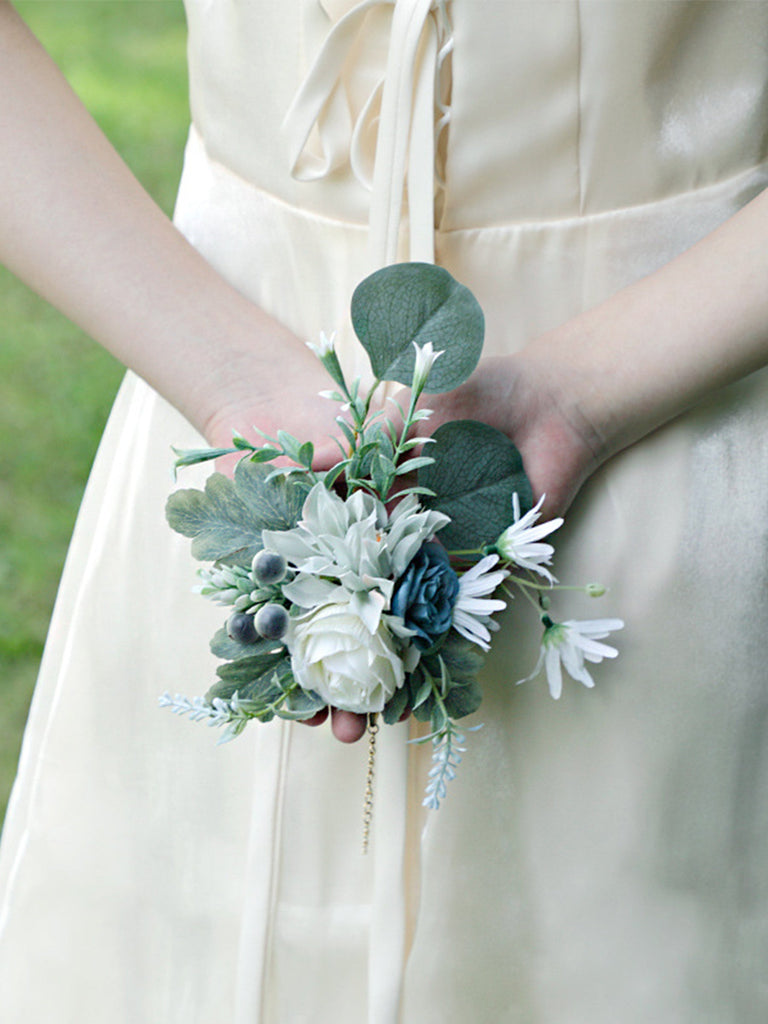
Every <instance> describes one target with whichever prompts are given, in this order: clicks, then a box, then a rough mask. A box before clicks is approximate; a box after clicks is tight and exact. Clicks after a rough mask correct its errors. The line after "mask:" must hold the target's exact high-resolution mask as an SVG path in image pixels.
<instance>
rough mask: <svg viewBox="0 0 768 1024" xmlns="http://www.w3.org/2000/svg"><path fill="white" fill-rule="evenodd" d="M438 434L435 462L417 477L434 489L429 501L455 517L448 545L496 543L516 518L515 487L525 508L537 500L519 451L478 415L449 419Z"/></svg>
mask: <svg viewBox="0 0 768 1024" xmlns="http://www.w3.org/2000/svg"><path fill="white" fill-rule="evenodd" d="M434 438H435V444H434V446H433V447H432V448H431V449H430V454H431V456H432V457H433V459H434V462H433V464H432V465H431V466H425V467H424V468H423V469H421V470H420V471H419V476H418V480H419V485H420V486H423V487H428V488H429V489H430V490H432V491H434V494H435V496H434V497H433V498H426V500H425V502H424V504H425V505H426V506H428V507H429V508H432V509H436V510H437V511H439V512H443V513H445V515H447V516H449V517H450V519H451V522H450V523H449V524H448V525H447V526H445V527H443V529H442V530H441V532H440V540H441V542H442V543H443V544H444V545H445V547H446V548H448V549H449V550H451V549H454V550H466V549H468V548H479V547H481V546H482V545H483V544H492V543H493V542H494V541H495V540H496V539H497V538H498V537H499V535H500V534H501V533H502V531H503V530H505V529H506V528H507V527H508V526H509V524H510V523H511V522H512V495H513V493H514V492H515V491H517V493H518V495H519V498H520V507H521V510H522V511H523V512H525V511H527V510H528V509H529V508H530V507H531V504H532V502H533V496H532V492H531V485H530V483H529V482H528V477H527V476H526V474H525V470H524V469H523V461H522V458H521V456H520V453H519V451H518V450H517V448H516V447H515V445H514V444H513V443H512V442H511V441H510V439H509V438H508V437H507V436H506V435H505V434H502V433H501V431H499V430H496V429H495V428H494V427H489V426H488V425H487V424H486V423H478V422H476V421H474V420H455V421H453V422H451V423H445V424H444V425H443V426H442V427H439V428H438V429H437V430H436V431H435V434H434Z"/></svg>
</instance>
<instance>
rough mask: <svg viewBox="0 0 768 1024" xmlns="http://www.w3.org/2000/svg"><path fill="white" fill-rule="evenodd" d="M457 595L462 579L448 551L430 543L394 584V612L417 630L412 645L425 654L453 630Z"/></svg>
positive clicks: (422, 546) (417, 554)
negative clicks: (452, 564)
mask: <svg viewBox="0 0 768 1024" xmlns="http://www.w3.org/2000/svg"><path fill="white" fill-rule="evenodd" d="M458 594H459V578H458V576H457V575H456V573H455V572H454V571H453V569H452V568H451V565H450V562H449V560H448V555H447V553H446V550H445V548H444V547H443V546H442V545H441V544H438V543H437V542H436V541H427V542H426V543H424V544H422V545H421V547H420V548H419V550H418V551H417V552H416V554H415V556H414V557H413V558H412V559H411V562H410V564H409V565H408V568H407V569H406V570H405V572H404V573H403V575H402V576H401V577H400V579H399V580H397V582H396V583H395V589H394V591H393V594H392V611H393V612H394V614H395V615H399V616H400V617H401V618H402V619H403V620H404V622H405V624H406V626H407V627H408V628H409V629H412V630H414V632H415V633H416V636H415V637H414V638H413V643H414V644H415V645H416V647H418V648H420V649H421V650H423V651H425V650H427V649H428V648H430V647H433V646H434V644H436V643H437V641H438V640H440V638H441V637H442V636H444V635H445V634H446V633H447V632H448V630H449V629H450V628H451V622H452V620H453V608H454V605H455V604H456V598H457V597H458Z"/></svg>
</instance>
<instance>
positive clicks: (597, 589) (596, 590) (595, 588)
mask: <svg viewBox="0 0 768 1024" xmlns="http://www.w3.org/2000/svg"><path fill="white" fill-rule="evenodd" d="M584 589H585V590H586V592H587V593H588V594H589V596H590V597H602V596H603V594H604V593H605V592H606V588H605V587H604V586H603V584H602V583H588V584H587V585H586V587H584Z"/></svg>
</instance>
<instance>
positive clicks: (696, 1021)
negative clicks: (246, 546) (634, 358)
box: [0, 0, 768, 1024]
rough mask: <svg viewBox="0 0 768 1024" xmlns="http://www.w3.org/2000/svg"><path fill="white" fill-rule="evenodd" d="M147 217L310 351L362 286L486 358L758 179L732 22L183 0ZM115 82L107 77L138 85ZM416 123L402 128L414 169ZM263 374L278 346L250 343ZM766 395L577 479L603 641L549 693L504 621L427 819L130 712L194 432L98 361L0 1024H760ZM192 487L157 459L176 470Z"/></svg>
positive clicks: (761, 135) (166, 668) (187, 635)
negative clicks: (166, 220)
mask: <svg viewBox="0 0 768 1024" xmlns="http://www.w3.org/2000/svg"><path fill="white" fill-rule="evenodd" d="M188 17H189V29H190V47H189V56H190V75H191V106H192V116H193V125H192V129H191V133H190V137H189V145H188V149H187V153H186V162H185V167H184V174H183V178H182V182H181V189H180V194H179V199H178V209H177V216H176V220H177V223H178V226H179V228H180V229H181V230H182V231H183V232H184V234H185V235H187V237H188V238H189V239H190V240H191V241H192V243H193V244H194V245H195V246H197V247H198V248H199V249H200V251H201V252H202V253H203V254H204V255H205V256H206V257H207V259H208V260H209V261H210V262H211V263H212V264H213V265H214V266H215V267H216V268H218V270H219V271H220V272H221V273H222V274H224V275H225V276H226V277H227V278H229V279H230V280H231V281H233V282H234V284H235V285H236V286H237V287H238V288H239V289H241V290H242V291H243V292H245V293H246V294H247V295H249V296H251V297H252V298H253V299H254V300H255V301H256V302H258V303H260V304H261V305H263V306H264V307H265V308H266V309H268V310H269V311H270V312H271V313H273V314H274V315H275V316H276V317H277V318H279V319H280V320H282V321H283V322H285V323H286V324H288V325H289V326H290V327H291V328H292V329H293V330H294V331H295V332H296V333H297V334H298V335H300V336H302V337H305V338H308V339H314V338H316V337H317V335H318V332H319V331H320V330H325V331H327V332H328V331H331V330H334V329H335V330H337V331H338V332H339V337H340V339H341V342H340V344H341V346H342V349H343V352H344V359H345V360H346V365H347V366H348V367H349V368H350V369H351V370H353V369H354V368H356V367H357V368H359V369H363V368H364V367H363V360H362V356H361V351H362V350H358V347H356V343H355V342H354V340H353V338H352V334H351V330H350V328H349V324H348V313H347V310H348V303H349V298H350V295H351V292H352V290H353V288H354V286H355V284H356V283H357V282H358V281H359V280H360V278H361V277H362V276H364V274H365V273H366V272H367V271H368V270H370V269H373V268H374V267H375V266H377V265H381V264H382V263H384V262H387V261H390V260H393V259H395V258H398V259H409V258H414V259H431V258H433V257H434V258H435V259H436V260H437V261H438V262H439V263H441V264H443V265H445V266H446V267H448V268H449V269H450V270H451V272H452V273H453V274H454V275H455V276H456V277H457V278H458V279H459V280H461V281H463V282H464V283H466V284H467V285H469V286H470V287H471V288H472V289H473V291H474V292H475V293H476V295H477V296H478V298H479V300H480V302H481V304H482V305H483V307H484V310H485V313H486V317H487V340H486V348H485V352H486V353H487V354H493V353H502V352H507V351H513V350H515V349H516V348H518V347H520V346H522V345H523V344H524V343H526V342H528V341H529V340H530V339H533V338H535V337H536V336H538V335H539V334H540V333H541V332H543V331H545V330H546V329H548V328H550V327H553V326H555V325H557V324H559V323H561V322H563V321H564V320H566V319H568V318H569V317H570V316H572V315H573V314H574V313H576V312H578V311H580V310H582V309H584V308H587V307H590V306H592V305H594V304H596V303H598V302H600V301H601V300H602V299H604V298H606V297H607V296H609V295H611V294H612V293H614V292H615V291H616V290H617V289H619V288H621V287H622V286H623V285H625V284H627V283H629V282H632V281H634V280H636V279H637V278H639V277H641V276H642V275H645V274H647V273H649V272H650V271H652V270H654V269H655V268H657V267H659V266H660V265H662V264H663V263H665V262H666V261H667V260H669V259H670V258H671V257H673V256H674V255H676V254H677V253H679V252H681V251H682V250H684V249H686V248H687V247H688V246H690V245H691V244H692V243H693V242H695V241H696V240H698V239H699V238H701V237H702V236H703V235H704V234H706V233H707V232H708V231H710V230H711V229H713V228H714V227H715V226H716V225H718V224H719V223H721V222H722V221H723V220H725V219H726V218H727V217H728V216H729V215H730V214H732V213H733V212H734V211H736V210H737V209H738V208H739V207H740V206H742V205H743V204H744V203H745V202H746V201H748V200H749V199H750V198H752V197H753V196H754V195H756V194H757V193H758V192H759V191H760V190H761V189H763V188H764V187H765V186H766V184H767V183H768V4H766V3H762V2H746V3H739V2H715V3H702V2H693V3H688V2H654V0H648V2H593V0H590V2H582V3H578V2H568V0H562V2H548V0H540V2H527V3H522V2H520V3H519V2H514V0H454V2H453V3H448V4H447V5H445V6H443V5H441V4H438V3H430V2H429V0H398V2H397V3H395V4H393V3H391V2H386V0H363V2H361V3H357V4H355V3H353V2H351V0H290V2H280V3H276V2H268V0H188ZM137 73H140V72H139V71H137ZM433 140H436V141H435V142H434V144H433ZM275 358H276V359H279V358H280V356H279V353H275ZM766 428H768V378H766V375H765V373H758V374H755V375H753V376H751V377H749V378H747V379H745V380H743V381H742V382H740V383H739V384H737V385H734V386H732V387H730V388H728V389H726V390H724V391H722V392H721V393H719V394H717V395H716V396H714V397H712V399H711V400H709V401H707V402H705V403H703V404H701V405H700V406H698V407H697V408H696V409H695V410H693V411H692V412H690V413H689V414H687V415H685V416H683V417H681V418H680V419H678V420H676V421H675V422H674V423H672V424H670V425H669V426H667V427H665V428H663V429H662V430H659V431H658V432H656V433H655V434H654V435H653V436H651V437H649V438H648V439H646V440H645V441H643V442H642V443H640V444H637V445H636V446H634V447H633V448H632V449H630V450H628V451H626V452H625V453H623V454H622V455H621V456H619V457H617V458H615V459H613V460H612V461H611V462H610V463H609V464H608V465H606V466H605V467H604V468H603V470H602V471H601V472H599V473H598V474H597V475H596V476H595V477H594V478H593V479H592V480H591V481H590V483H589V484H588V485H587V486H586V487H585V488H584V491H583V493H582V495H581V496H580V497H579V499H578V501H577V503H576V504H575V505H574V506H573V509H572V510H571V513H570V514H569V516H568V522H567V524H566V527H565V528H563V530H562V531H561V532H560V534H559V546H558V557H557V565H556V568H557V570H558V574H559V575H560V576H561V577H564V578H568V579H571V578H573V579H577V580H583V581H585V582H586V581H588V580H591V579H599V580H600V581H602V582H604V583H605V584H606V585H608V586H609V587H610V594H609V595H608V596H606V597H604V598H603V599H602V600H601V603H600V605H597V604H595V603H589V602H587V599H586V598H584V597H581V596H576V597H569V596H568V595H564V596H563V597H561V598H558V599H557V604H556V607H557V610H558V612H559V613H560V616H561V617H563V618H568V617H577V618H588V617H595V616H600V615H606V616H609V615H610V616H621V617H622V618H624V619H625V620H626V623H627V626H626V629H625V630H624V631H623V633H621V634H619V635H618V636H617V646H619V647H620V651H621V653H620V657H619V659H618V661H617V662H615V663H611V664H608V665H603V666H601V667H599V668H598V669H597V670H596V672H595V675H596V681H597V685H596V687H595V689H594V690H592V691H587V690H585V689H584V688H582V687H581V686H580V685H579V684H577V683H571V682H569V683H568V685H567V686H566V687H565V692H564V694H563V697H562V699H561V700H560V701H559V702H557V703H556V702H553V701H552V700H551V699H550V697H549V695H548V692H547V687H546V683H545V681H544V680H543V679H542V680H538V681H535V682H530V683H527V684H525V685H524V686H519V687H516V686H515V685H514V683H515V681H516V680H518V679H519V678H521V677H523V676H525V675H527V674H528V672H529V671H530V669H531V668H532V666H533V663H534V661H535V657H536V651H537V647H538V640H539V632H538V629H537V627H536V624H535V622H534V621H533V620H532V618H531V617H530V615H529V612H528V610H526V609H524V608H523V607H522V604H521V602H516V603H515V607H513V608H512V609H511V612H510V613H509V614H508V615H507V617H506V619H505V620H504V624H503V628H502V631H501V632H500V634H498V636H497V638H496V640H495V644H494V649H493V652H492V655H491V657H490V658H489V660H488V663H487V670H486V672H485V676H484V686H485V691H484V692H485V698H484V702H483V706H482V708H481V710H480V712H479V713H478V714H477V715H475V716H474V719H473V722H474V723H475V724H477V723H478V722H483V723H484V728H483V729H482V730H480V731H479V732H474V733H471V734H469V737H468V746H469V749H468V752H467V754H466V756H465V759H464V762H463V764H462V765H461V769H460V772H459V776H458V778H457V779H456V781H455V782H453V783H451V786H450V789H449V793H448V797H447V799H446V801H445V803H444V805H443V806H442V808H441V809H440V810H439V811H438V812H436V813H435V812H428V811H425V810H424V809H423V808H422V806H421V795H422V791H423V788H424V784H425V777H426V772H427V770H428V766H429V751H428V750H423V749H422V748H415V747H413V746H408V745H407V744H406V740H407V738H408V729H409V726H408V725H401V726H397V727H392V728H387V729H383V730H382V731H381V732H380V734H379V740H380V743H379V753H378V765H377V768H378V773H377V780H376V797H375V816H374V833H373V840H372V848H371V851H370V853H369V855H368V856H367V857H362V856H361V854H360V835H361V800H362V791H363V785H364V773H365V761H366V750H365V745H364V744H359V745H357V746H353V747H344V746H342V745H340V744H338V743H336V742H335V741H334V740H333V739H332V738H331V736H330V733H329V731H328V730H327V729H325V728H324V729H320V730H311V729H306V728H303V727H298V726H292V725H286V724H283V723H280V722H276V723H274V724H271V725H269V726H260V725H258V724H254V725H253V726H251V727H249V729H248V730H247V731H246V733H245V734H244V735H243V736H242V737H241V738H240V739H238V740H237V741H236V742H234V743H231V744H229V745H226V746H224V747H216V746H215V745H214V740H215V738H216V734H215V733H212V732H211V731H210V730H208V729H205V728H204V727H202V726H195V725H192V724H190V723H188V722H186V721H183V720H180V719H177V718H176V717H174V716H172V715H170V714H168V713H167V712H161V711H160V710H158V707H157V696H158V694H159V693H161V692H162V691H164V690H171V691H172V692H183V693H187V694H196V693H203V692H204V691H205V689H206V688H207V686H208V685H209V682H210V680H211V679H212V677H213V674H214V670H215V662H214V659H213V658H212V657H211V656H210V655H209V653H208V650H207V638H208V636H209V635H210V634H211V633H212V632H213V630H214V629H215V628H216V626H217V625H218V624H219V623H220V620H221V615H222V612H221V609H219V608H217V607H215V606H213V605H211V604H209V603H207V602H205V601H203V600H202V599H201V598H199V597H198V596H197V595H195V594H192V593H191V588H192V586H193V585H194V582H195V564H194V563H193V561H192V559H191V557H190V555H189V550H188V543H187V542H186V541H185V540H183V539H182V538H179V537H178V536H176V535H175V534H173V533H172V532H171V531H170V529H168V527H167V526H166V524H165V521H164V514H163V509H164V502H165V498H166V496H167V493H168V491H169V489H170V488H171V486H172V484H171V455H170V449H169V446H170V445H171V444H177V445H181V446H192V445H194V444H195V443H197V441H198V439H196V438H195V436H194V432H193V431H192V430H191V428H190V427H189V426H188V425H187V424H186V423H185V422H184V421H183V420H182V419H181V417H180V416H179V415H178V414H177V413H176V412H175V411H174V410H173V409H171V408H170V407H169V406H168V405H167V404H165V403H164V402H163V401H162V400H161V399H160V398H159V397H158V396H157V395H156V394H154V393H153V392H152V391H151V390H150V389H149V388H148V387H147V386H146V385H145V384H144V383H143V382H141V381H139V380H138V379H136V378H134V377H132V376H131V375H129V376H128V378H127V379H126V381H125V384H124V386H123V388H122V390H121V392H120V395H119V397H118V399H117V403H116V406H115V409H114V412H113V414H112V417H111V420H110V422H109V425H108V427H107V430H106V434H105V436H104V440H103V443H102V446H101V448H100V451H99V454H98V457H97V460H96V464H95V466H94V470H93V474H92V478H91V481H90V483H89V486H88V491H87V494H86V497H85V500H84V503H83V507H82V512H81V515H80V518H79V520H78V524H77V529H76V531H75V535H74V539H73V542H72V547H71V551H70V554H69V559H68V562H67V567H66V570H65V573H64V578H63V581H62V586H61V592H60V595H59V599H58V603H57V606H56V611H55V615H54V619H53V623H52V626H51V633H50V637H49V642H48V646H47V649H46V653H45V658H44V663H43V667H42V673H41V677H40V682H39V686H38V689H37V692H36V695H35V700H34V704H33V707H32V712H31V715H30V720H29V726H28V729H27V734H26V738H25V742H24V748H23V754H22V758H21V765H20V772H19V777H18V781H17V784H16V787H15V790H14V794H13V800H12V804H11V808H10V811H9V815H8V820H7V825H6V831H5V835H4V841H3V846H2V858H1V859H0V892H1V893H2V902H1V903H0V1020H2V1021H3V1022H4V1024H21V1022H22V1021H23V1022H25V1024H27V1022H34V1024H44V1022H49V1021H51V1022H53V1021H55V1022H57V1024H97V1022H98V1024H299V1022H301V1024H304V1022H306V1024H361V1022H366V1024H396V1022H400V1024H454V1022H455V1024H458V1022H466V1021H472V1022H478V1024H497V1022H510V1024H650V1022H653V1024H758V1022H764V1021H765V1020H768V974H767V973H766V972H767V970H768V968H767V966H766V965H768V733H767V732H766V717H767V714H768V679H767V678H766V676H767V672H766V658H765V651H764V648H765V641H766V637H767V636H768V601H767V600H766V597H767V595H768V580H767V579H766V577H767V575H768V572H767V570H768V560H767V559H766V534H767V533H768V444H766V440H765V435H766ZM204 475H205V470H203V471H199V472H198V470H195V471H190V472H187V473H185V474H184V476H183V478H182V480H181V485H182V486H197V485H199V483H200V481H201V480H202V479H203V478H204Z"/></svg>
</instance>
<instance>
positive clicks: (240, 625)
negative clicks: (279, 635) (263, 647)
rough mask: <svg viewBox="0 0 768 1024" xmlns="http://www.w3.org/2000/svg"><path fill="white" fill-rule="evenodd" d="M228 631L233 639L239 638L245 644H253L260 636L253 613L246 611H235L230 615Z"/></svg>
mask: <svg viewBox="0 0 768 1024" xmlns="http://www.w3.org/2000/svg"><path fill="white" fill-rule="evenodd" d="M227 633H228V634H229V636H230V637H231V638H232V639H233V640H239V641H240V643H243V644H252V643H254V642H255V641H256V640H258V638H259V635H258V633H257V632H256V626H255V624H254V621H253V615H246V613H245V612H233V613H232V614H231V615H230V616H229V618H228V619H227Z"/></svg>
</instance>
